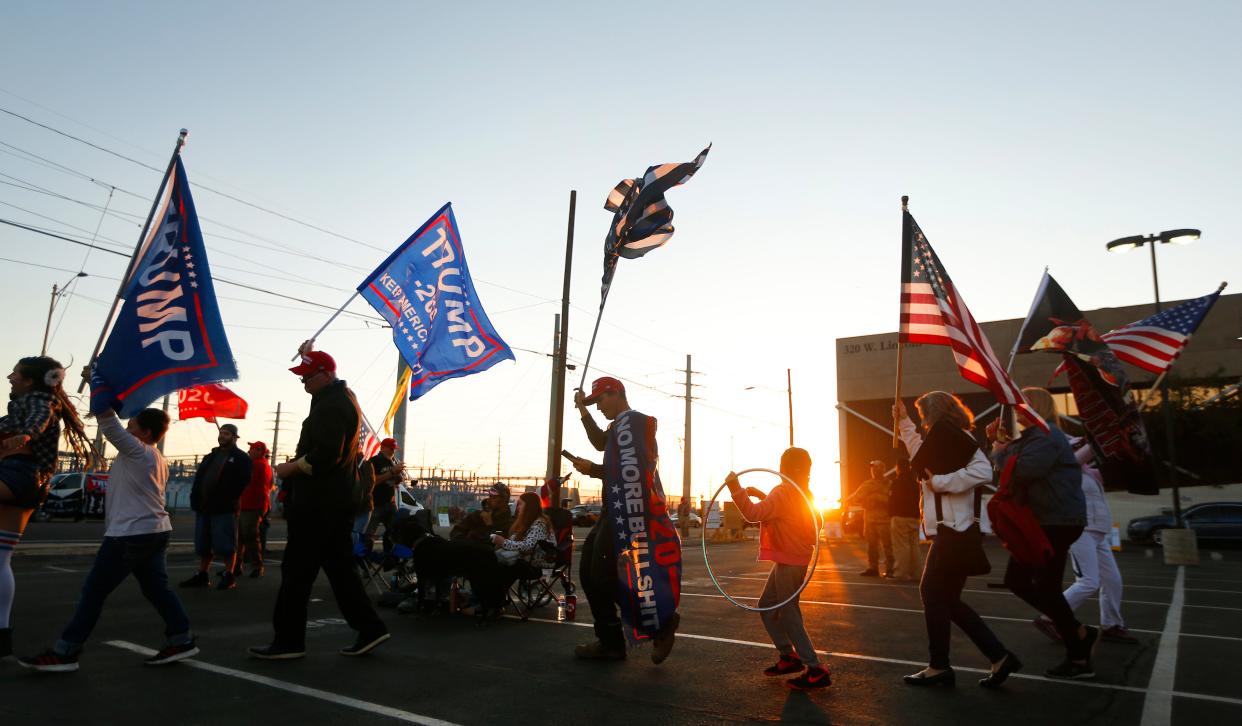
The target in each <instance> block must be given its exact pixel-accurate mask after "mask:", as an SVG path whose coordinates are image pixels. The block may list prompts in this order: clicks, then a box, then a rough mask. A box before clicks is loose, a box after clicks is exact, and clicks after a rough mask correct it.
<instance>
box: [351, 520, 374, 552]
mask: <svg viewBox="0 0 1242 726" xmlns="http://www.w3.org/2000/svg"><path fill="white" fill-rule="evenodd" d="M370 521H371V513H370V512H363V513H362V514H359V515H358V516H357V517H354V531H352V532H350V533H349V537H350V539H352V540H353V542H354V547H357V546H358V542H359V541H360V540H361V539H362V538H363V536H364V535H366V532H367V524H368V523H370Z"/></svg>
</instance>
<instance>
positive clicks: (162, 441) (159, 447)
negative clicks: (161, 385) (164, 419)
mask: <svg viewBox="0 0 1242 726" xmlns="http://www.w3.org/2000/svg"><path fill="white" fill-rule="evenodd" d="M164 415H165V416H167V415H168V396H164ZM167 439H168V437H167V436H161V437H160V440H159V443H157V444H156V445H155V448H157V449H159V450H160V453H161V454H163V453H164V441H165V440H167Z"/></svg>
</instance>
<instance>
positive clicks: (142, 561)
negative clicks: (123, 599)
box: [55, 532, 192, 655]
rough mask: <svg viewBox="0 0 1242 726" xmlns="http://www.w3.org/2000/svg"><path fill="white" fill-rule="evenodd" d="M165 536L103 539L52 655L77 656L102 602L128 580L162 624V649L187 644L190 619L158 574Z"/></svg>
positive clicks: (162, 575) (165, 575)
mask: <svg viewBox="0 0 1242 726" xmlns="http://www.w3.org/2000/svg"><path fill="white" fill-rule="evenodd" d="M169 536H170V533H168V532H154V533H152V534H136V535H131V536H129V537H104V540H103V544H101V545H100V546H99V552H98V553H96V555H95V563H94V564H93V565H92V566H91V571H90V574H88V575H87V576H86V582H85V583H84V584H83V585H82V594H81V595H80V596H79V597H78V606H77V609H76V610H74V612H73V619H71V620H70V621H69V625H68V626H66V627H65V631H64V632H63V633H61V634H60V640H58V641H56V647H55V650H56V652H57V653H60V654H61V655H77V654H78V653H79V652H80V651H81V650H82V644H83V643H85V642H86V639H87V638H89V637H90V636H91V631H92V630H94V629H95V623H97V622H99V615H100V613H101V612H103V604H104V600H106V599H107V598H108V595H111V594H112V591H113V590H115V589H116V588H117V586H119V585H120V584H121V583H122V582H124V581H125V578H126V577H128V576H129V575H133V576H134V578H135V579H137V580H138V585H139V586H140V587H141V588H142V594H143V595H144V596H145V597H146V598H147V600H148V601H150V603H151V604H152V605H154V606H155V609H156V610H158V611H159V614H160V617H161V618H163V619H164V635H165V636H167V638H168V645H182V644H185V643H189V642H190V641H191V640H192V638H191V636H190V618H189V617H188V616H187V615H186V614H185V608H183V607H181V601H180V600H179V599H177V595H176V593H174V592H173V591H172V590H171V589H169V587H168V573H167V572H166V571H165V569H164V552H165V550H167V549H168V539H169Z"/></svg>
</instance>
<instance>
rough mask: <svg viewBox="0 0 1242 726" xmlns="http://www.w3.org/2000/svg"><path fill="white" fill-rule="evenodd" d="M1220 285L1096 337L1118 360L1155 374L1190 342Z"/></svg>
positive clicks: (1173, 359)
mask: <svg viewBox="0 0 1242 726" xmlns="http://www.w3.org/2000/svg"><path fill="white" fill-rule="evenodd" d="M1224 289H1225V285H1224V284H1223V283H1222V284H1221V286H1220V288H1218V289H1217V290H1216V292H1214V293H1212V294H1211V295H1204V296H1203V297H1198V298H1195V299H1194V300H1187V301H1186V302H1184V303H1182V304H1181V305H1178V306H1177V307H1172V308H1169V309H1168V310H1165V311H1163V312H1159V313H1156V314H1155V315H1153V316H1151V317H1149V318H1143V319H1142V320H1140V321H1138V322H1137V323H1130V324H1129V325H1125V326H1122V327H1120V328H1117V329H1116V330H1110V331H1109V332H1107V333H1105V334H1104V335H1102V336H1100V337H1101V338H1103V339H1104V342H1105V343H1108V347H1109V348H1112V349H1113V353H1116V354H1117V357H1118V358H1120V359H1121V360H1123V361H1125V362H1126V363H1130V364H1132V365H1136V366H1138V367H1139V368H1142V369H1143V370H1145V371H1149V372H1151V373H1154V374H1157V375H1159V374H1161V373H1164V372H1165V371H1166V370H1168V369H1169V366H1171V365H1173V361H1175V360H1177V356H1179V355H1181V353H1182V349H1183V348H1185V347H1186V344H1187V343H1189V342H1190V336H1191V335H1193V334H1194V332H1195V330H1197V329H1198V328H1199V325H1200V323H1202V322H1203V319H1204V318H1205V317H1207V314H1208V311H1209V310H1211V309H1212V306H1213V305H1215V304H1216V300H1217V299H1218V298H1220V293H1221V290H1224Z"/></svg>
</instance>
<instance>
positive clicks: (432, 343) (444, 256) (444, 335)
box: [358, 204, 513, 401]
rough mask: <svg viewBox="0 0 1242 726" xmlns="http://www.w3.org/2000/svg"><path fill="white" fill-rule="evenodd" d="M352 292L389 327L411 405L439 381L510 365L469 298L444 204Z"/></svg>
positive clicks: (470, 288)
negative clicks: (407, 377)
mask: <svg viewBox="0 0 1242 726" xmlns="http://www.w3.org/2000/svg"><path fill="white" fill-rule="evenodd" d="M358 292H359V293H360V294H361V295H362V297H363V298H365V299H366V301H367V302H369V303H371V307H373V308H375V310H376V311H377V312H379V314H380V315H382V316H383V317H384V319H385V320H387V321H388V323H389V324H390V325H392V339H393V342H394V343H396V345H397V350H398V351H400V352H401V357H402V358H404V359H405V362H406V363H407V364H409V366H410V370H411V376H412V380H411V382H410V400H411V401H413V400H414V399H416V398H418V397H419V396H422V395H423V394H424V393H426V392H427V391H430V390H431V389H432V388H434V387H435V386H436V385H438V384H439V383H440V382H441V381H445V380H448V379H450V378H458V377H461V376H468V375H470V374H472V373H478V372H480V371H485V370H487V369H488V368H491V367H492V366H494V365H496V364H497V363H499V362H500V361H502V360H513V351H511V350H510V349H509V346H508V345H506V344H505V342H504V341H503V340H501V339H500V335H499V334H498V333H497V332H496V330H495V328H493V327H492V324H491V322H490V321H489V320H488V319H487V313H485V312H483V305H482V304H481V303H480V302H479V296H478V294H477V293H476V292H475V289H474V282H473V281H472V280H471V279H470V270H469V268H468V267H467V266H466V255H465V252H464V250H463V249H462V246H461V235H460V233H459V232H458V229H457V219H456V218H455V217H454V216H453V206H452V205H451V204H445V205H444V206H443V207H441V208H440V210H439V211H438V212H436V213H435V214H434V215H432V217H431V219H429V220H427V221H426V222H424V223H423V226H421V227H419V228H418V231H417V232H415V233H414V234H412V235H410V238H409V239H407V240H406V241H405V242H403V243H401V246H400V247H398V248H397V249H396V251H394V252H393V253H392V254H391V255H389V256H388V259H386V260H384V262H383V263H382V264H380V266H379V267H377V268H375V271H374V272H372V273H371V274H370V275H369V276H368V277H367V279H365V280H363V281H362V283H361V284H360V285H358Z"/></svg>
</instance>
